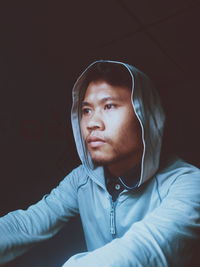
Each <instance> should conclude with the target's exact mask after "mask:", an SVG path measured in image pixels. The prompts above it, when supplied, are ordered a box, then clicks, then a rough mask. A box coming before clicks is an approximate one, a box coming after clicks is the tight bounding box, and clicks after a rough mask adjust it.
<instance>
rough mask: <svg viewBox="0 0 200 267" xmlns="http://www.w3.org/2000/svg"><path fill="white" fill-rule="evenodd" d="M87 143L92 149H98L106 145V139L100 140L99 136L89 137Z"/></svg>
mask: <svg viewBox="0 0 200 267" xmlns="http://www.w3.org/2000/svg"><path fill="white" fill-rule="evenodd" d="M86 142H87V144H88V146H89V147H91V148H96V147H99V146H102V145H104V144H105V143H106V141H105V139H103V138H99V137H97V136H90V137H88V138H87V140H86Z"/></svg>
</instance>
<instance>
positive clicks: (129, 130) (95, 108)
mask: <svg viewBox="0 0 200 267" xmlns="http://www.w3.org/2000/svg"><path fill="white" fill-rule="evenodd" d="M81 132H82V135H83V138H84V140H85V144H86V147H87V149H88V151H89V153H90V155H91V158H92V159H93V161H94V162H95V163H96V164H98V165H103V166H106V167H107V168H108V170H109V171H110V173H111V174H112V175H114V176H119V175H122V174H123V173H125V172H126V171H128V170H129V169H130V168H132V167H134V166H135V165H138V164H139V163H140V161H141V157H142V151H143V144H142V138H141V127H140V124H139V121H138V119H137V117H136V115H135V113H134V110H133V106H132V103H131V90H130V89H129V88H127V87H120V86H113V85H110V84H108V83H107V82H105V81H95V82H91V83H90V84H89V86H88V88H87V90H86V93H85V97H84V100H83V103H82V117H81Z"/></svg>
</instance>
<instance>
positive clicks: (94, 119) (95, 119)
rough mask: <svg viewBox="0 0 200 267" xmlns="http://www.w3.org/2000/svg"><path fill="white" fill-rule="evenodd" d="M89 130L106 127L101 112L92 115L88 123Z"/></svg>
mask: <svg viewBox="0 0 200 267" xmlns="http://www.w3.org/2000/svg"><path fill="white" fill-rule="evenodd" d="M87 128H88V130H96V129H99V130H103V129H104V122H103V119H102V117H101V115H100V114H97V113H96V112H95V113H94V114H93V115H92V116H91V117H90V119H89V120H88V123H87Z"/></svg>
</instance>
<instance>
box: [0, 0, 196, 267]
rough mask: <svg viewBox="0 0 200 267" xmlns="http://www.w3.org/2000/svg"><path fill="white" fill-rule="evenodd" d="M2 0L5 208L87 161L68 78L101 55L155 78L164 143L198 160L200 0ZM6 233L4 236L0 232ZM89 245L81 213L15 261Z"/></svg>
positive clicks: (51, 261) (44, 259)
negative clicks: (81, 153) (77, 138)
mask: <svg viewBox="0 0 200 267" xmlns="http://www.w3.org/2000/svg"><path fill="white" fill-rule="evenodd" d="M66 2H67V1H56V2H54V3H53V2H48V3H47V2H45V1H40V2H37V1H15V2H14V1H9V0H8V1H1V3H0V27H1V34H0V75H1V76H0V77H1V79H0V159H1V161H0V162H1V165H0V166H1V167H0V173H1V180H0V203H1V208H0V215H1V216H2V215H4V214H6V213H7V212H8V211H11V210H15V209H18V208H26V207H27V206H29V205H30V204H32V203H34V202H36V201H38V200H39V199H40V198H41V197H42V196H43V195H44V194H46V193H48V192H49V191H50V190H51V189H52V188H53V187H55V186H56V185H57V184H58V183H59V181H61V180H62V178H63V177H64V176H65V175H66V174H67V173H68V172H69V171H70V170H71V169H73V168H74V167H75V166H77V165H78V164H79V163H80V162H79V159H78V156H77V154H76V149H75V145H74V140H73V136H72V133H71V124H70V109H71V88H72V86H73V83H74V82H75V80H76V78H77V77H78V75H79V74H80V73H81V71H82V70H83V69H84V68H85V67H86V66H87V65H88V64H89V63H90V62H92V61H94V60H96V59H114V60H121V61H125V62H129V63H130V64H133V65H136V67H138V68H140V69H141V70H143V71H144V72H146V73H147V74H148V75H149V76H150V77H151V78H152V80H153V81H154V83H155V85H156V87H157V89H158V91H159V93H160V95H161V98H162V102H163V105H164V107H165V109H166V113H167V117H168V119H167V127H166V132H167V134H166V136H167V141H166V143H167V146H168V147H169V148H170V149H171V150H173V151H175V152H176V153H177V154H179V155H180V156H181V157H183V158H184V159H186V160H187V161H189V162H191V163H193V164H195V165H197V166H200V162H199V134H200V127H199V85H200V75H199V47H200V46H199V39H198V35H199V34H198V32H199V30H198V29H199V6H200V5H199V1H189V0H188V1H186V0H185V1H179V0H176V1H173V2H172V1H168V2H167V3H162V5H161V3H160V2H161V1H158V0H154V1H151V4H150V3H149V2H150V1H144V0H143V1H140V3H138V1H129V0H123V1H122V0H115V1H114V0H113V1H107V2H106V1H101V3H100V2H99V1H83V2H81V1H74V2H73V3H72V2H67V3H66ZM0 238H1V237H0ZM84 249H85V244H84V241H83V235H82V230H81V228H80V222H79V219H75V220H73V221H72V222H71V223H69V225H67V227H66V228H65V229H64V230H63V231H62V232H61V233H60V234H58V235H57V236H56V237H55V238H53V239H52V240H50V241H47V242H45V243H43V244H40V245H38V246H37V247H36V248H34V249H33V250H31V251H30V252H28V254H26V255H24V256H22V257H20V258H19V259H17V260H15V261H14V262H12V263H10V264H8V266H11V267H13V266H22V267H23V266H43V267H45V266H48V267H50V266H52V267H55V266H61V264H62V263H63V262H64V261H65V260H66V259H67V258H68V257H69V256H70V255H73V254H74V253H76V252H78V251H82V250H84Z"/></svg>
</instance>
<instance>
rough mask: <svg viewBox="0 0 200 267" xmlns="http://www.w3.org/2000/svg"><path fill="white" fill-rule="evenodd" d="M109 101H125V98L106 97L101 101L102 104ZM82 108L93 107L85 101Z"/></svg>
mask: <svg viewBox="0 0 200 267" xmlns="http://www.w3.org/2000/svg"><path fill="white" fill-rule="evenodd" d="M107 101H123V98H121V97H115V96H107V97H104V98H102V99H100V100H99V102H100V103H105V102H107ZM81 106H82V107H84V106H92V104H91V103H89V102H87V101H83V102H82V104H81Z"/></svg>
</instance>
